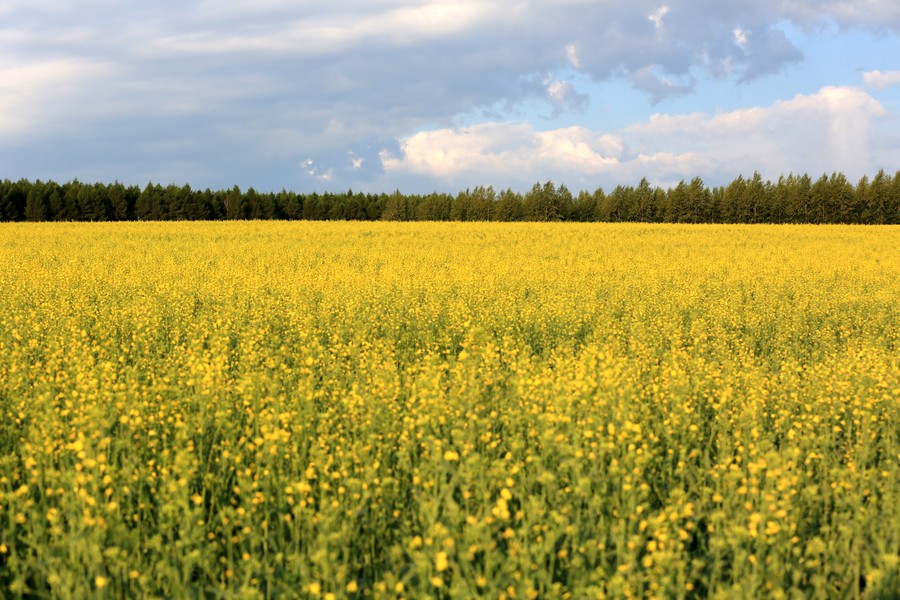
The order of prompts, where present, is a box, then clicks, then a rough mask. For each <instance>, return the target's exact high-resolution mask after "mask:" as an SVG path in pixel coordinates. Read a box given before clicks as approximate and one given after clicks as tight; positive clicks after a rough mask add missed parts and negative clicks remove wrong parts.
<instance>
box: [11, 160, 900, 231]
mask: <svg viewBox="0 0 900 600" xmlns="http://www.w3.org/2000/svg"><path fill="white" fill-rule="evenodd" d="M222 219H304V220H351V221H352V220H362V221H375V220H388V221H606V222H616V221H638V222H654V223H656V222H659V223H866V224H882V223H889V224H896V223H900V171H898V172H897V173H896V174H895V175H894V176H893V177H892V176H891V175H888V174H886V173H885V172H884V171H883V170H882V171H879V172H878V174H877V175H875V176H874V177H872V178H871V179H870V178H869V177H863V178H862V179H861V180H860V181H859V182H857V183H856V184H853V183H851V182H850V181H849V180H848V179H847V178H846V177H845V176H844V175H843V174H841V173H834V174H832V175H822V176H821V177H820V178H819V179H816V180H813V179H812V178H811V177H810V176H809V175H788V176H784V177H780V178H779V179H778V181H776V182H772V181H764V180H763V179H762V177H761V176H760V175H759V174H758V173H756V174H754V175H753V176H752V177H750V178H744V177H738V178H737V179H735V180H734V181H732V182H731V183H729V184H728V185H726V186H718V187H712V188H710V187H707V186H706V185H705V184H704V183H703V180H701V179H700V178H699V177H697V178H694V179H693V180H691V181H681V182H680V183H679V184H678V185H677V186H675V187H672V188H668V189H663V188H660V187H654V186H651V185H650V183H649V182H648V181H647V180H646V179H643V180H641V182H640V183H639V184H638V185H637V186H636V187H635V186H621V185H620V186H618V187H616V188H615V189H612V190H610V191H609V192H604V191H603V190H602V189H597V190H595V191H593V192H587V191H582V192H580V193H578V194H577V195H574V194H572V192H570V191H569V190H568V188H566V186H565V185H560V186H556V185H554V184H553V183H552V182H549V181H548V182H546V183H543V184H541V183H537V184H535V185H534V187H532V188H531V190H530V191H528V192H526V193H524V194H521V193H518V192H514V191H512V190H505V191H501V192H499V193H497V192H495V191H494V189H493V188H492V187H476V188H474V189H470V190H466V191H464V192H460V193H459V194H457V195H455V196H454V195H451V194H445V193H432V194H425V195H417V194H402V193H400V192H399V191H396V192H394V193H392V194H362V193H354V192H353V191H352V190H349V191H347V192H343V193H341V192H338V193H322V194H319V193H311V194H297V193H295V192H290V191H286V190H282V191H280V192H276V193H260V192H257V191H255V190H254V189H253V188H249V189H247V190H246V191H242V190H241V189H240V188H238V187H237V186H235V187H234V188H232V189H231V190H224V191H211V190H209V189H205V190H202V191H201V190H194V189H192V188H191V187H190V186H188V185H184V186H177V185H168V186H162V185H159V184H153V183H148V184H147V185H146V186H145V187H144V188H143V189H142V188H140V187H139V186H136V185H131V186H126V185H124V184H121V183H112V184H104V183H82V182H80V181H78V180H77V179H76V180H75V181H71V182H68V183H62V184H59V183H56V182H53V181H47V182H43V181H34V182H32V181H28V180H24V179H23V180H20V181H15V182H13V181H10V180H3V181H0V220H3V221H171V220H222Z"/></svg>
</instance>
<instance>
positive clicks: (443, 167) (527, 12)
mask: <svg viewBox="0 0 900 600" xmlns="http://www.w3.org/2000/svg"><path fill="white" fill-rule="evenodd" d="M880 168H884V169H886V170H887V171H889V172H894V171H896V170H898V169H900V2H898V0H852V1H850V0H727V1H726V0H662V1H660V0H621V1H620V0H531V1H523V0H453V1H450V0H446V1H441V0H434V1H430V2H429V1H417V0H338V1H333V2H321V1H316V2H311V1H308V0H254V1H253V2H248V1H246V0H244V1H240V2H238V1H236V0H177V1H175V0H154V1H152V2H150V1H147V0H0V178H9V179H19V178H22V177H25V178H29V179H38V178H39V179H55V180H57V181H65V180H69V179H72V178H75V177H78V178H79V179H81V180H82V181H107V182H108V181H113V180H119V181H123V182H126V183H137V184H141V185H143V184H145V183H146V182H147V181H150V180H152V181H154V182H159V183H163V184H168V183H177V184H183V183H188V184H190V185H192V186H194V187H212V188H214V189H216V188H227V187H231V186H233V185H235V184H236V185H239V186H241V187H242V188H247V187H249V186H253V187H255V188H256V189H258V190H278V189H281V188H283V187H284V188H287V189H293V190H297V191H312V190H345V189H347V188H349V187H352V188H353V189H354V190H360V191H372V192H379V191H390V190H393V189H395V188H400V189H401V190H403V191H408V192H425V191H431V190H442V191H450V192H455V191H458V190H460V189H464V188H466V187H472V186H475V185H481V184H492V185H494V186H495V187H496V188H505V187H508V186H510V187H512V188H514V189H519V190H524V189H527V188H529V187H531V185H532V184H533V183H535V182H536V181H545V180H547V179H551V180H553V181H555V182H557V183H560V182H563V183H566V184H567V185H568V186H569V187H570V188H572V189H574V190H579V189H591V190H592V189H595V188H596V187H597V186H603V187H604V188H609V187H611V186H614V185H616V184H618V183H624V184H634V183H636V182H637V181H639V180H640V178H641V177H645V176H646V177H647V178H648V179H650V180H651V181H652V182H654V183H657V184H660V185H671V184H673V183H676V182H677V181H679V180H680V179H682V178H685V179H690V178H692V177H694V176H698V175H699V176H701V177H703V179H704V180H705V181H706V182H707V183H709V184H717V183H722V182H727V181H730V180H731V179H733V178H734V177H735V176H737V175H738V174H745V175H749V174H752V173H753V171H757V170H758V171H759V172H761V173H762V174H763V175H764V176H765V177H768V178H773V179H774V178H777V177H778V176H779V175H780V174H782V173H787V172H791V171H793V172H809V173H810V174H812V175H814V176H817V175H820V174H821V173H823V172H832V171H843V172H845V173H846V174H847V175H848V176H850V177H852V178H854V179H856V178H858V177H860V176H862V175H864V174H867V173H869V174H874V173H875V172H876V171H877V170H878V169H880Z"/></svg>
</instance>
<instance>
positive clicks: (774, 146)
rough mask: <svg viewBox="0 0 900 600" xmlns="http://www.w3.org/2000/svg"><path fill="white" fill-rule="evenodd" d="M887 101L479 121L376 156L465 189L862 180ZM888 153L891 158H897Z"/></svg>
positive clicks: (855, 98) (846, 94) (846, 95)
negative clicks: (630, 119) (624, 123)
mask: <svg viewBox="0 0 900 600" xmlns="http://www.w3.org/2000/svg"><path fill="white" fill-rule="evenodd" d="M885 115H886V112H885V109H884V107H883V106H882V105H881V104H880V103H879V102H878V101H877V100H875V99H874V98H872V97H871V96H870V95H868V94H867V93H866V92H864V91H862V90H860V89H858V88H853V87H825V88H822V89H821V90H819V91H818V92H816V93H814V94H806V95H804V94H799V95H797V96H795V97H793V98H791V99H789V100H784V101H781V102H777V103H775V104H772V105H770V106H766V107H755V108H748V109H741V110H735V111H729V112H723V113H719V114H706V113H696V114H686V115H665V114H656V115H654V116H652V117H651V118H650V119H648V120H647V121H645V122H641V123H638V124H635V125H632V126H630V127H626V128H624V129H622V130H620V131H616V132H613V133H608V134H604V133H602V132H596V131H590V130H588V129H585V128H583V127H566V128H560V129H555V130H549V131H538V130H536V129H534V128H533V127H532V126H531V125H526V124H514V123H483V124H479V125H476V126H473V127H470V128H466V129H450V128H443V129H438V130H433V131H423V132H419V133H417V134H415V135H412V136H409V137H407V138H404V139H403V140H402V141H401V144H400V154H399V155H394V154H393V153H390V152H385V153H383V154H382V157H381V159H382V163H383V165H384V167H385V169H386V170H387V171H388V172H390V173H395V174H396V173H410V174H414V175H419V176H423V175H424V176H429V177H433V178H437V179H440V180H443V181H445V182H447V183H449V184H451V185H457V186H459V185H465V183H466V182H467V181H470V180H471V179H473V178H474V179H476V180H481V179H483V178H484V177H489V176H493V181H497V182H498V183H499V184H501V185H503V186H506V185H512V186H513V187H520V188H521V187H523V186H527V185H529V184H530V183H533V182H534V181H536V180H538V179H552V178H554V177H557V178H558V177H560V176H561V177H563V178H564V179H565V180H566V181H567V182H570V183H572V184H577V185H597V184H600V183H603V184H606V185H611V184H615V183H621V182H627V181H637V180H638V179H640V178H641V177H644V176H647V177H649V178H650V179H651V180H652V181H655V182H657V183H660V184H662V185H673V184H675V183H677V181H679V180H680V179H681V178H684V177H692V176H694V175H701V176H704V177H706V178H708V179H709V181H711V182H716V181H719V182H722V181H726V180H729V179H731V178H733V177H735V176H736V175H738V174H750V173H752V172H753V171H756V170H759V171H760V172H762V173H763V174H764V175H765V176H767V177H773V178H774V177H777V176H779V175H780V174H782V173H786V172H788V171H794V172H808V173H811V174H817V173H821V172H826V171H827V172H831V171H844V172H846V173H847V174H848V175H850V176H861V175H862V174H865V173H866V172H869V171H871V170H874V169H876V168H877V167H878V166H879V165H878V160H886V159H889V158H890V157H885V156H884V155H883V154H882V153H880V152H879V151H878V150H879V149H878V148H877V147H876V145H877V144H876V142H875V141H874V140H873V138H872V136H871V130H872V126H873V124H874V123H876V122H877V121H878V120H879V119H881V118H883V117H885ZM896 154H897V152H896V151H894V155H895V156H894V157H893V158H894V159H896V158H897V156H896Z"/></svg>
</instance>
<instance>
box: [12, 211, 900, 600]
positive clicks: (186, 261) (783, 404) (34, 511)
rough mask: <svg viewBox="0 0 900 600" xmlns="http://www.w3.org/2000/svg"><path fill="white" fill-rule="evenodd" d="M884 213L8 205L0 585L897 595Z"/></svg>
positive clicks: (899, 404) (896, 393)
mask: <svg viewBox="0 0 900 600" xmlns="http://www.w3.org/2000/svg"><path fill="white" fill-rule="evenodd" d="M898 325H900V228H897V227H851V226H676V225H600V224H591V225H575V224H571V225H562V224H505V225H504V224H427V223H419V224H388V223H371V224H348V223H310V222H304V223H274V222H269V223H217V224H210V223H205V224H197V223H193V224H189V223H168V224H159V223H153V224H150V223H131V224H121V223H120V224H5V225H2V226H0V597H19V596H34V597H42V598H45V597H98V598H99V597H105V596H110V597H115V596H157V597H166V598H177V597H197V596H201V597H202V596H205V597H210V598H215V597H222V598H225V597H242V598H243V597H249V598H252V597H266V598H276V597H277V598H290V597H309V598H357V597H370V598H394V597H408V598H420V597H445V598H468V597H484V598H508V599H513V598H515V599H530V598H573V599H581V598H592V597H598V598H602V597H614V598H619V597H631V598H644V597H657V598H680V597H689V596H694V595H700V596H713V597H721V598H736V597H742V596H743V597H773V598H778V597H799V596H803V597H805V596H815V597H820V598H840V597H854V596H862V597H871V598H881V597H895V596H893V595H894V594H896V593H897V590H900V327H898Z"/></svg>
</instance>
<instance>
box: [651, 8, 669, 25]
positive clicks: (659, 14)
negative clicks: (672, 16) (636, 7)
mask: <svg viewBox="0 0 900 600" xmlns="http://www.w3.org/2000/svg"><path fill="white" fill-rule="evenodd" d="M668 13H669V7H668V6H666V5H665V4H664V5H662V6H660V7H659V8H658V9H657V10H656V11H655V12H654V13H653V14H651V15H650V16H649V17H647V18H648V19H650V20H651V21H653V25H654V26H655V27H656V28H657V29H662V28H663V17H665V16H666V15H667V14H668Z"/></svg>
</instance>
